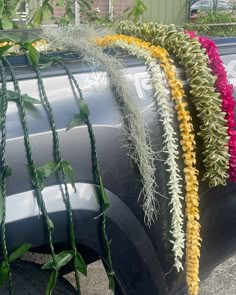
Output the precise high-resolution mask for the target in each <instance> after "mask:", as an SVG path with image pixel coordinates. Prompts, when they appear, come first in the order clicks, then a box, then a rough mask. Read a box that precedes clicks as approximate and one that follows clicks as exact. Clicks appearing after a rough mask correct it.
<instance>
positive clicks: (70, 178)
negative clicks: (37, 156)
mask: <svg viewBox="0 0 236 295" xmlns="http://www.w3.org/2000/svg"><path fill="white" fill-rule="evenodd" d="M61 165H62V168H63V170H64V173H65V176H66V181H67V182H68V183H70V184H71V185H72V187H73V189H74V191H75V192H76V186H75V176H74V172H73V168H72V166H71V165H70V163H69V162H67V161H62V162H61Z"/></svg>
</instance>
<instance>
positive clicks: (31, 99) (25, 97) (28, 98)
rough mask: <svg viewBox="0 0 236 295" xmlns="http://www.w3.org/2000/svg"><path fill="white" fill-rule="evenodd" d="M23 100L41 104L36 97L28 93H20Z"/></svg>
mask: <svg viewBox="0 0 236 295" xmlns="http://www.w3.org/2000/svg"><path fill="white" fill-rule="evenodd" d="M21 98H22V100H23V102H26V103H30V104H42V102H41V101H40V100H38V99H35V98H33V97H31V96H29V95H28V94H23V95H21Z"/></svg>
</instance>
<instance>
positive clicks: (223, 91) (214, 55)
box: [185, 31, 236, 182]
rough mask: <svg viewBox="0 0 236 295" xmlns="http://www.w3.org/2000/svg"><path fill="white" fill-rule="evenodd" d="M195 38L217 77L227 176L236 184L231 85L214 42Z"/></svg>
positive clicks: (232, 89) (235, 148)
mask: <svg viewBox="0 0 236 295" xmlns="http://www.w3.org/2000/svg"><path fill="white" fill-rule="evenodd" d="M185 33H186V34H188V35H189V37H190V38H191V39H192V38H196V35H195V32H192V31H191V32H190V31H185ZM197 38H198V41H199V43H200V44H201V46H202V48H204V49H206V54H207V55H208V57H209V67H210V69H211V70H212V73H213V74H214V75H215V76H216V77H217V80H216V82H215V88H216V91H217V92H218V93H220V96H221V99H222V110H223V112H225V113H226V119H227V127H228V135H229V143H228V144H229V153H230V160H229V175H230V180H231V181H232V182H236V131H235V130H234V127H235V126H236V122H235V120H234V107H235V101H234V96H233V92H234V88H233V85H231V84H229V83H228V79H227V73H226V70H225V67H224V65H223V62H222V60H221V58H220V54H219V52H218V49H217V47H216V45H215V42H214V41H212V40H210V39H208V38H205V37H204V38H203V37H200V36H198V37H197Z"/></svg>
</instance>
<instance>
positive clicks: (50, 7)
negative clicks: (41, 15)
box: [48, 3, 54, 15]
mask: <svg viewBox="0 0 236 295" xmlns="http://www.w3.org/2000/svg"><path fill="white" fill-rule="evenodd" d="M48 10H49V11H50V13H51V15H54V9H53V6H52V5H51V4H50V3H48Z"/></svg>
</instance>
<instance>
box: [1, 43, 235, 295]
mask: <svg viewBox="0 0 236 295" xmlns="http://www.w3.org/2000/svg"><path fill="white" fill-rule="evenodd" d="M216 43H217V44H218V48H219V50H220V53H221V57H222V59H223V61H224V63H225V66H226V67H227V69H228V74H229V79H231V81H232V82H233V83H234V86H235V87H236V82H235V81H236V54H235V52H236V51H235V50H236V39H234V38H231V39H219V40H216ZM61 56H64V57H67V65H68V67H69V68H70V70H71V71H72V72H73V73H74V75H75V77H76V80H77V81H78V83H79V85H80V86H81V89H82V91H83V93H84V98H85V100H86V102H87V103H88V105H89V108H90V112H91V120H92V123H93V128H94V132H95V135H96V139H97V149H98V155H99V161H100V165H101V171H102V176H103V179H104V184H105V189H106V192H107V194H108V197H109V200H110V208H109V210H108V212H107V218H108V224H107V228H108V233H109V237H110V238H111V240H112V241H111V252H112V257H113V268H114V272H115V275H116V291H115V294H116V295H134V294H135V295H143V294H148V295H184V294H186V288H185V283H184V281H185V280H184V274H181V275H180V277H178V276H177V275H176V274H175V273H174V272H172V273H171V274H170V275H168V274H167V273H168V272H169V270H170V269H171V267H172V265H171V263H170V262H169V260H168V252H167V249H166V248H165V246H164V244H163V240H162V238H163V237H162V234H161V230H160V229H161V227H162V222H161V219H158V221H157V223H156V224H154V225H153V226H152V227H151V229H149V228H147V227H146V226H145V225H144V223H143V213H142V208H141V207H140V206H139V204H138V201H137V199H138V196H139V194H140V191H141V189H142V188H141V183H140V181H139V178H138V174H137V172H136V170H135V167H133V165H132V164H131V162H130V159H129V157H128V151H127V148H126V147H125V146H124V140H123V138H124V130H123V129H122V127H121V125H122V124H121V122H122V117H121V114H120V112H119V110H118V108H117V106H116V104H115V99H114V94H113V92H112V89H111V88H110V85H109V83H107V78H106V77H104V74H103V73H100V72H96V73H91V68H89V67H87V66H86V65H85V64H83V63H82V62H81V61H78V59H74V58H73V56H72V57H70V58H69V59H68V55H63V54H62V53H61ZM9 59H10V61H11V63H12V64H13V66H14V69H15V71H16V74H17V79H18V80H19V81H20V86H21V89H22V93H27V94H29V95H31V96H32V97H35V98H37V97H39V93H38V88H37V87H36V85H37V81H36V75H35V72H34V71H33V70H32V69H31V68H30V67H29V65H28V63H27V62H26V60H25V59H24V58H23V57H16V58H12V57H9ZM123 61H124V63H125V72H126V74H127V76H128V78H129V87H130V91H132V93H133V94H134V95H133V100H134V102H135V103H136V104H137V106H138V107H139V108H140V109H141V110H142V114H143V118H144V119H145V122H146V124H147V126H148V127H149V128H150V129H151V131H152V136H153V144H154V145H157V146H158V144H160V140H162V139H161V136H160V135H161V127H160V126H159V125H157V124H156V122H155V121H154V117H155V115H156V112H155V110H153V109H152V107H151V106H152V90H151V88H150V85H149V83H148V75H147V73H146V68H145V65H144V63H143V62H142V61H140V60H137V59H136V58H133V57H130V56H123ZM43 76H44V81H45V86H46V89H47V94H48V97H49V99H50V102H51V104H52V107H53V110H54V115H55V122H56V126H57V130H58V133H59V136H60V141H61V147H62V153H63V158H65V159H68V161H70V163H71V164H72V165H73V167H76V170H75V172H76V175H75V178H76V189H77V192H76V193H74V192H73V191H72V192H71V204H72V209H73V213H74V218H75V232H76V242H77V244H78V246H79V249H80V251H81V253H82V255H83V257H85V260H86V262H87V263H88V264H89V263H91V262H93V261H96V260H97V259H99V257H101V258H104V250H103V248H102V245H101V241H100V236H99V230H98V227H99V221H98V219H95V217H96V216H97V214H98V211H99V204H98V201H97V191H96V186H95V185H94V180H93V175H92V166H91V161H90V158H91V155H90V149H88V146H89V141H88V136H87V130H86V127H85V126H80V127H77V128H74V129H73V130H72V131H70V132H69V133H67V132H65V129H66V126H67V124H68V122H69V121H70V119H71V116H72V115H73V114H74V113H75V111H74V109H75V104H74V102H73V100H72V99H71V97H72V94H71V88H70V86H69V84H68V81H67V76H66V75H65V73H64V70H63V69H62V68H61V67H59V66H58V65H53V66H52V67H51V68H49V69H45V70H43ZM178 76H179V78H180V79H182V81H183V82H184V84H185V85H186V87H188V82H187V79H186V76H185V74H184V71H183V70H182V69H181V68H178ZM101 77H103V78H102V79H101ZM7 79H8V81H9V89H10V88H11V87H12V84H11V83H10V81H11V76H10V74H9V73H7ZM35 114H36V115H35ZM27 118H28V120H29V126H30V129H29V133H30V141H31V144H32V147H33V153H34V157H35V160H36V161H37V163H38V164H39V165H40V164H41V165H43V164H44V163H46V162H48V161H50V160H51V158H52V155H51V150H52V138H51V131H50V127H49V124H48V122H47V120H46V115H45V113H44V111H43V106H41V105H38V106H37V111H36V113H35V112H33V113H30V112H29V114H28V116H27ZM176 129H177V124H176ZM7 134H8V137H7V148H6V157H7V163H8V164H9V166H10V167H11V168H12V171H14V173H13V174H12V176H11V177H10V178H9V180H8V192H7V193H8V196H7V204H6V205H7V238H8V247H9V251H11V250H12V249H15V248H17V247H19V246H20V245H22V244H24V243H31V244H32V249H31V250H32V251H35V252H40V253H47V252H49V247H48V241H47V237H46V235H45V230H44V223H43V220H42V218H40V217H39V212H38V210H37V206H36V204H35V201H34V192H33V187H32V184H31V181H30V179H29V175H28V170H27V167H26V165H25V163H26V162H27V160H26V156H25V150H24V138H23V136H22V129H21V127H20V124H19V115H18V110H17V108H16V105H15V103H13V102H11V103H10V104H9V110H8V114H7ZM164 171H165V170H164V164H163V163H162V162H158V163H157V179H156V180H157V183H158V185H159V186H160V187H161V188H162V187H163V186H165V173H164ZM235 192H236V185H235V184H228V185H227V186H226V187H217V188H211V189H209V188H208V186H206V185H204V183H201V186H200V198H201V203H202V205H201V206H202V208H201V212H203V214H202V216H201V225H202V237H203V244H202V257H201V276H202V279H204V278H205V277H206V276H207V275H208V274H209V272H210V271H211V270H212V269H213V268H214V267H215V266H216V265H218V264H219V263H221V262H222V261H224V260H225V259H226V258H228V257H229V256H231V255H233V254H234V253H235V251H236V234H235V226H234V225H235V222H236V200H235ZM60 195H61V188H60V186H59V185H58V179H57V177H56V176H55V177H54V176H52V177H50V178H49V179H48V180H47V183H46V187H45V188H44V200H45V203H46V207H47V211H48V213H49V215H50V218H51V219H52V220H53V223H54V225H55V231H54V245H55V248H56V249H57V250H61V249H67V248H68V243H69V241H68V231H67V219H66V210H65V206H64V204H63V201H62V199H61V197H60ZM222 241H223V242H222ZM70 270H71V269H70V268H68V267H67V268H62V270H61V275H62V274H65V273H67V272H69V271H70ZM15 272H16V273H17V277H18V279H17V280H16V281H15V287H16V288H17V284H18V286H19V287H21V286H22V282H23V285H24V291H23V292H24V293H21V294H24V295H27V294H36V295H37V294H43V290H45V286H46V284H47V279H48V276H47V274H45V272H44V274H43V275H42V273H43V272H42V271H41V270H40V269H38V268H37V266H35V265H31V264H27V265H25V263H23V262H18V263H17V266H16V267H15ZM29 277H30V279H29ZM39 278H40V279H39ZM33 282H35V283H33ZM0 293H1V294H7V289H3V291H2V290H1V291H0ZM54 294H76V292H75V291H74V290H73V289H72V288H70V286H68V284H67V283H65V282H64V281H60V283H59V285H58V288H57V289H56V290H55V293H54Z"/></svg>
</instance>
